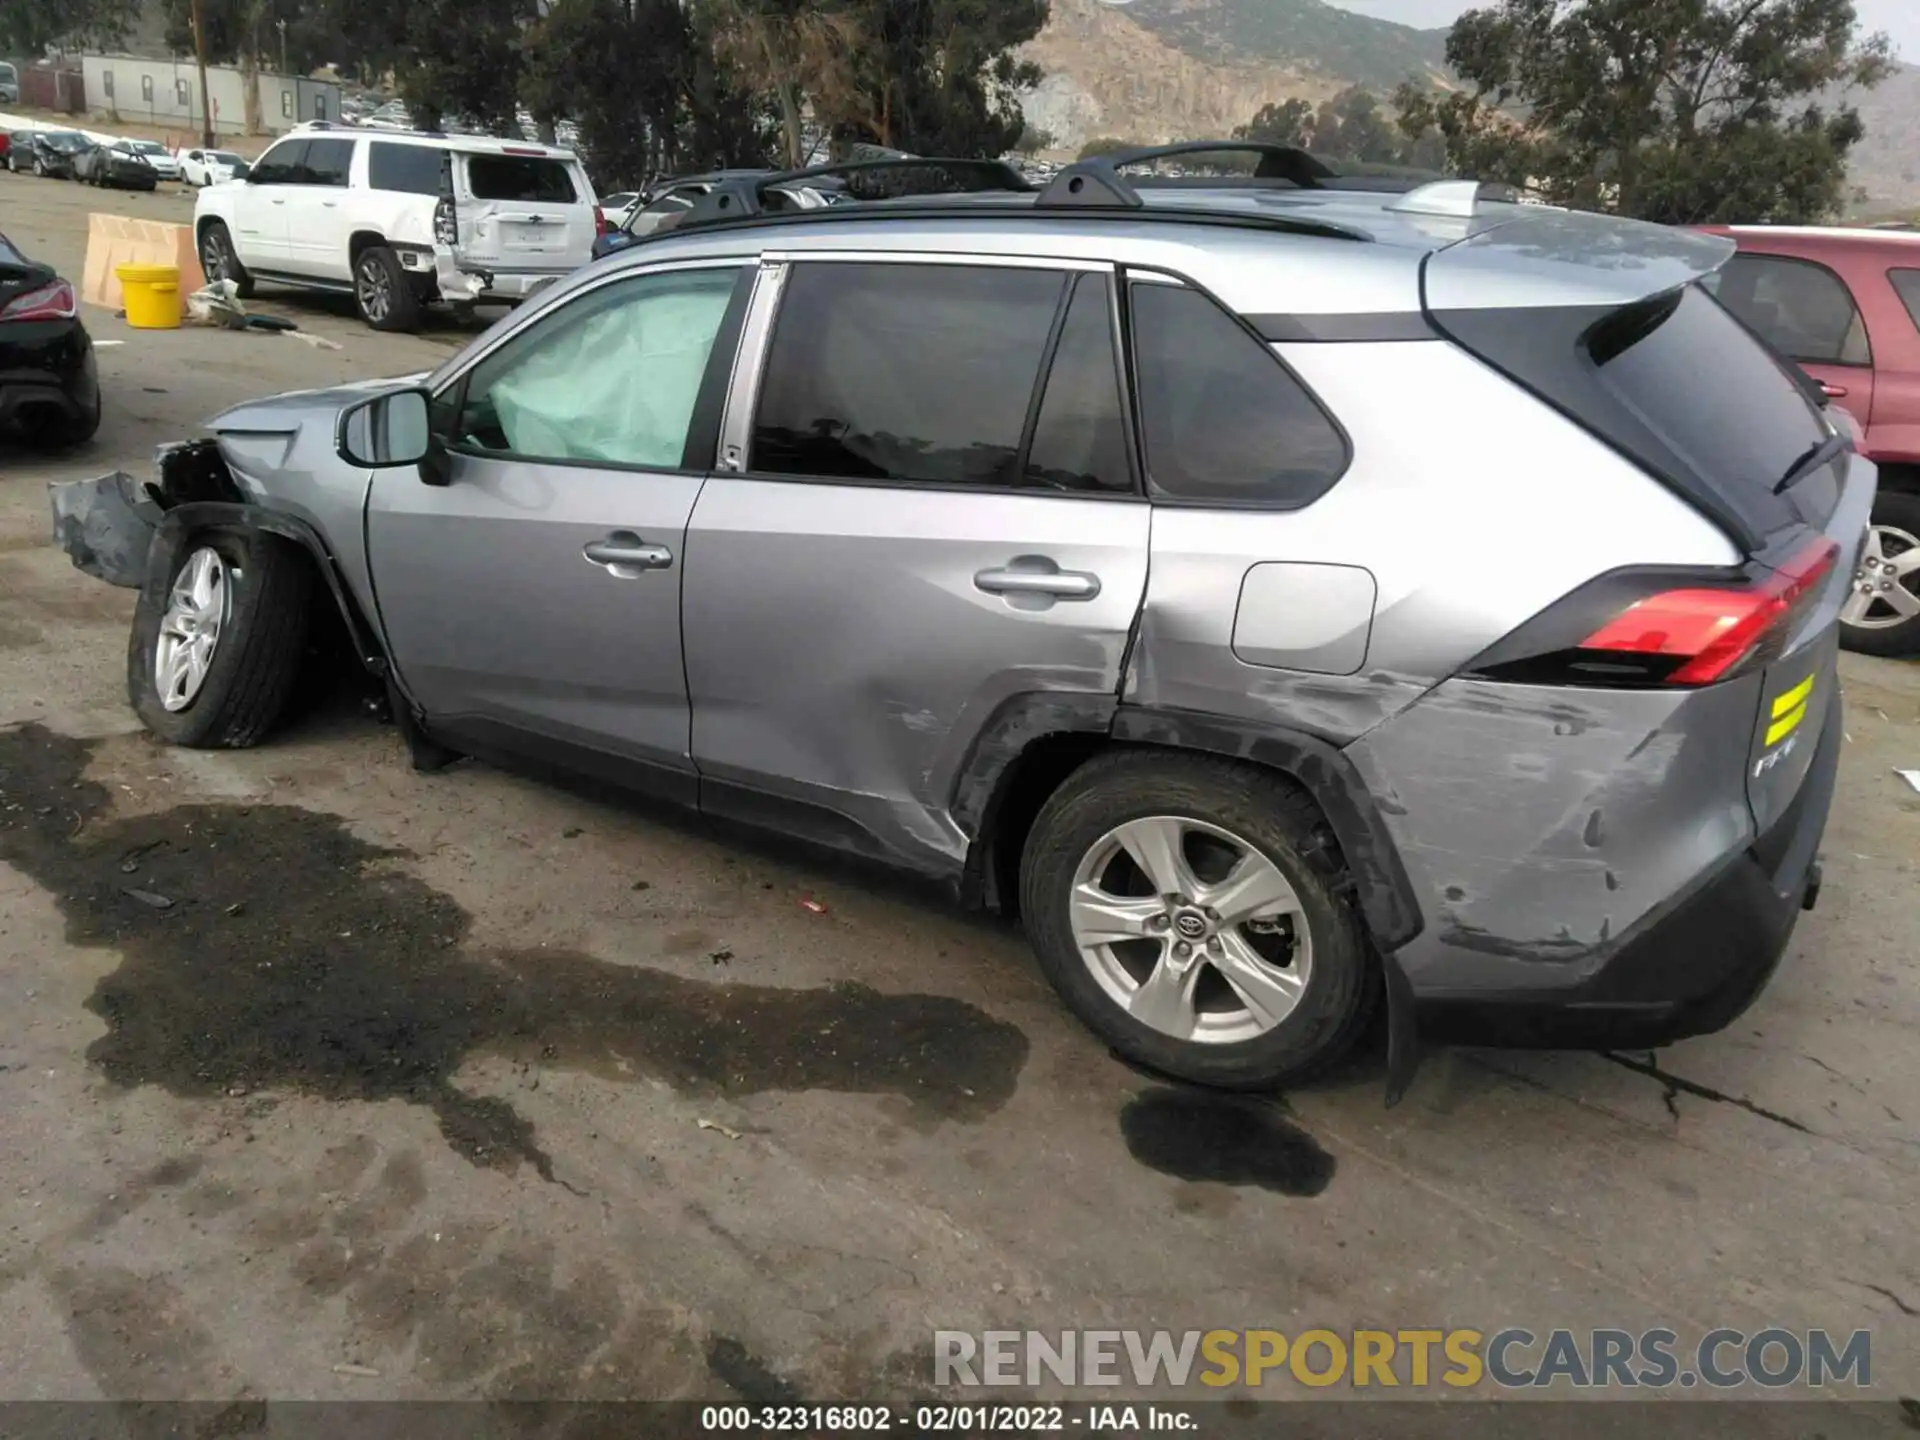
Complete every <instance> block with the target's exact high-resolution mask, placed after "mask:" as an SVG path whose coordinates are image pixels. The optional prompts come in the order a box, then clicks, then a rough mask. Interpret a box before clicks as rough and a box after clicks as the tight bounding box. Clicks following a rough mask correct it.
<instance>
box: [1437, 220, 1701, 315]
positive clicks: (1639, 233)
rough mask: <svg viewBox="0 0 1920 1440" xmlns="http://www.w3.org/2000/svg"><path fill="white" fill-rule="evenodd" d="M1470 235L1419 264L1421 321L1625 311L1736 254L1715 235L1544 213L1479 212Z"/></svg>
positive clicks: (1697, 276) (1699, 276) (1658, 226)
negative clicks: (1542, 308)
mask: <svg viewBox="0 0 1920 1440" xmlns="http://www.w3.org/2000/svg"><path fill="white" fill-rule="evenodd" d="M1470 226H1471V233H1469V234H1467V235H1466V236H1465V237H1463V238H1462V239H1460V240H1457V241H1455V242H1454V243H1453V244H1451V245H1447V246H1444V247H1443V248H1441V249H1439V250H1436V251H1434V252H1433V254H1431V255H1430V256H1428V257H1427V262H1426V265H1425V267H1424V268H1423V270H1422V275H1421V282H1422V288H1423V290H1424V298H1425V301H1426V307H1427V309H1428V310H1429V311H1449V310H1500V309H1508V308H1513V309H1520V308H1526V307H1529V306H1535V305H1578V306H1596V307H1598V306H1604V307H1608V308H1611V307H1614V306H1619V305H1630V304H1632V303H1633V302H1634V301H1636V300H1644V299H1646V298H1648V297H1649V296H1652V295H1659V294H1662V293H1664V292H1665V291H1668V290H1677V289H1679V288H1680V287H1681V286H1683V285H1689V284H1692V283H1693V282H1694V281H1696V280H1700V279H1703V278H1705V277H1706V276H1708V275H1711V274H1712V273H1713V272H1714V271H1716V270H1718V269H1719V268H1720V267H1721V266H1722V265H1724V264H1726V263H1727V261H1728V260H1729V259H1730V258H1732V256H1733V253H1734V244H1733V242H1732V241H1731V240H1728V239H1726V238H1724V237H1722V236H1719V235H1703V234H1701V233H1700V232H1698V231H1695V230H1676V229H1672V228H1670V227H1668V226H1665V225H1650V224H1647V223H1645V222H1644V221H1640V220H1621V219H1616V218H1615V217H1613V216H1611V215H1594V214H1590V213H1588V212H1586V211H1581V210H1554V209H1548V208H1546V207H1544V206H1534V205H1515V206H1512V207H1511V208H1507V207H1502V211H1501V213H1499V214H1497V215H1493V214H1488V213H1487V211H1486V210H1485V209H1484V208H1482V209H1480V210H1479V212H1478V214H1477V215H1476V216H1475V218H1474V219H1473V220H1472V221H1471V222H1470Z"/></svg>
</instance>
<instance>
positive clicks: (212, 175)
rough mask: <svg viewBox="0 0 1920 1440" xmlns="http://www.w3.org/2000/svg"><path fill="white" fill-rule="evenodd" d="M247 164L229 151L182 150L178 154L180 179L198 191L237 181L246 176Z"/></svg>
mask: <svg viewBox="0 0 1920 1440" xmlns="http://www.w3.org/2000/svg"><path fill="white" fill-rule="evenodd" d="M246 169H247V162H246V161H244V160H242V159H241V158H240V157H239V156H238V155H236V154H234V153H233V152H232V151H231V150H183V151H181V152H180V178H181V180H182V181H184V182H185V183H186V184H188V185H191V186H193V187H194V188H195V189H198V188H199V187H200V186H202V185H218V184H220V183H222V182H223V181H227V180H237V179H240V178H242V177H243V176H244V175H245V174H246Z"/></svg>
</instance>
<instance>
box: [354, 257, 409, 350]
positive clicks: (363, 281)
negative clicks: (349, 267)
mask: <svg viewBox="0 0 1920 1440" xmlns="http://www.w3.org/2000/svg"><path fill="white" fill-rule="evenodd" d="M353 298H354V300H355V302H356V303H357V304H358V305H359V307H360V318H361V319H362V320H365V321H366V322H367V324H369V325H371V326H372V327H373V328H374V329H376V330H387V331H411V330H417V329H419V328H420V299H419V297H418V296H417V295H415V294H414V290H413V279H412V277H411V276H409V275H408V274H407V272H406V269H405V267H403V266H402V265H401V264H400V257H399V256H398V255H396V254H394V253H393V251H391V250H389V249H388V248H387V247H386V246H384V245H375V246H372V247H371V248H369V249H366V250H363V251H361V252H360V258H359V259H358V260H356V261H354V263H353Z"/></svg>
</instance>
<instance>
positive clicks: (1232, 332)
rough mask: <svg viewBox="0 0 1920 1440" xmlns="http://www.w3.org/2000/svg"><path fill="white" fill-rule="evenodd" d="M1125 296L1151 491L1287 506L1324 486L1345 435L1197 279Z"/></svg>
mask: <svg viewBox="0 0 1920 1440" xmlns="http://www.w3.org/2000/svg"><path fill="white" fill-rule="evenodd" d="M1131 298H1132V307H1133V343H1134V365H1135V369H1136V373H1137V376H1138V383H1139V388H1140V423H1141V430H1142V433H1143V435H1144V438H1145V441H1146V462H1147V477H1148V480H1149V481H1150V483H1151V484H1152V487H1153V493H1154V494H1155V495H1158V496H1164V497H1166V498H1168V499H1173V500H1189V501H1196V502H1201V503H1207V504H1219V505H1262V506H1273V507H1276V508H1282V509H1293V508H1298V507H1299V506H1303V505H1308V504H1311V503H1312V502H1313V501H1315V500H1317V499H1319V498H1320V496H1322V495H1324V494H1325V493H1326V492H1327V491H1328V490H1329V489H1331V488H1332V486H1333V483H1334V481H1336V480H1338V479H1339V478H1340V475H1341V473H1342V472H1343V471H1344V470H1345V469H1346V467H1347V445H1346V441H1345V440H1344V439H1343V438H1342V437H1341V434H1340V432H1339V430H1338V429H1336V428H1335V427H1334V424H1333V422H1332V421H1331V420H1330V419H1328V418H1327V414H1326V412H1325V411H1323V410H1322V409H1321V408H1320V406H1319V404H1318V403H1317V402H1316V401H1315V400H1314V398H1313V397H1312V396H1311V395H1309V394H1308V393H1307V391H1306V389H1305V388H1304V387H1303V386H1302V385H1301V384H1300V382H1299V381H1298V380H1296V379H1294V377H1293V374H1292V372H1290V371H1289V370H1288V369H1287V368H1286V367H1285V366H1284V365H1282V364H1281V363H1280V361H1279V358H1278V357H1277V356H1275V355H1274V353H1273V352H1272V351H1271V350H1270V349H1268V348H1267V346H1266V345H1265V344H1263V343H1262V342H1261V341H1260V340H1258V339H1256V338H1255V337H1254V336H1253V335H1252V334H1250V333H1249V332H1248V331H1247V330H1246V329H1245V327H1243V326H1242V325H1241V324H1240V322H1239V321H1237V320H1235V319H1234V318H1233V317H1232V316H1231V315H1229V314H1227V312H1226V311H1224V310H1222V309H1221V308H1220V307H1219V306H1218V305H1216V304H1214V302H1213V301H1212V300H1210V299H1208V298H1207V297H1206V296H1205V295H1203V294H1201V293H1200V292H1199V291H1197V290H1188V289H1185V288H1182V287H1178V286H1172V285H1163V284H1154V283H1136V284H1134V285H1133V286H1132V287H1131Z"/></svg>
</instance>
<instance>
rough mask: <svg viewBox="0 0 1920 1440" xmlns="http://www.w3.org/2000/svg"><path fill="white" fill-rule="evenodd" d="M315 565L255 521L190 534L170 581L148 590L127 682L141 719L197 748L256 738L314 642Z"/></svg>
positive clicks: (279, 707)
mask: <svg viewBox="0 0 1920 1440" xmlns="http://www.w3.org/2000/svg"><path fill="white" fill-rule="evenodd" d="M312 595H313V566H312V562H311V561H310V560H309V559H308V558H307V556H306V555H305V554H304V553H302V552H301V551H300V550H299V549H298V548H297V547H296V546H295V545H294V544H293V543H292V542H291V541H287V540H283V539H281V538H280V537H279V536H277V535H268V534H266V533H264V532H262V531H257V530H206V531H201V532H199V533H198V534H195V535H191V536H188V537H187V538H186V539H185V540H184V542H183V543H182V544H181V545H180V546H179V547H178V548H177V549H176V550H175V552H174V554H173V556H172V557H171V558H170V562H169V565H168V574H167V583H166V585H165V587H164V588H161V589H158V590H156V589H155V587H154V586H152V585H151V584H149V585H148V586H147V587H146V588H145V589H143V590H142V591H141V592H140V601H139V604H138V605H137V606H136V607H135V609H134V612H133V631H132V635H131V636H130V638H129V640H128V644H127V689H128V695H129V698H130V699H131V700H132V702H133V708H134V711H135V713H137V714H138V715H139V717H140V722H141V723H142V724H143V725H145V726H146V727H147V729H148V730H150V731H152V732H153V733H154V734H155V735H157V736H159V737H160V738H161V739H162V740H165V741H167V742H168V743H169V744H172V745H180V746H184V747H186V748H188V749H194V750H213V749H240V748H243V747H245V746H249V745H253V744H257V743H258V742H259V741H260V740H261V739H262V738H263V737H264V736H265V735H266V734H267V733H268V732H269V731H270V730H271V729H272V728H273V725H274V722H275V721H277V720H278V719H279V718H280V716H281V714H282V713H283V712H284V711H285V709H286V707H287V701H288V700H289V698H290V697H291V696H292V694H293V690H294V685H295V682H296V681H297V680H298V679H299V674H300V666H301V662H302V660H303V658H304V657H305V655H306V649H307V624H308V618H309V610H308V605H309V603H310V601H311V599H312Z"/></svg>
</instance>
